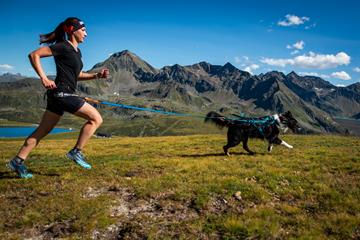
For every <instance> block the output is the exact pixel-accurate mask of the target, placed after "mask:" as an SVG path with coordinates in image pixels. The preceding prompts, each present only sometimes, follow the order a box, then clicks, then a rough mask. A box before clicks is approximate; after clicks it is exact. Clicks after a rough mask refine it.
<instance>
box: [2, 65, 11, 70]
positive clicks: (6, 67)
mask: <svg viewBox="0 0 360 240" xmlns="http://www.w3.org/2000/svg"><path fill="white" fill-rule="evenodd" d="M0 68H2V69H4V70H11V69H14V66H11V65H9V64H0Z"/></svg>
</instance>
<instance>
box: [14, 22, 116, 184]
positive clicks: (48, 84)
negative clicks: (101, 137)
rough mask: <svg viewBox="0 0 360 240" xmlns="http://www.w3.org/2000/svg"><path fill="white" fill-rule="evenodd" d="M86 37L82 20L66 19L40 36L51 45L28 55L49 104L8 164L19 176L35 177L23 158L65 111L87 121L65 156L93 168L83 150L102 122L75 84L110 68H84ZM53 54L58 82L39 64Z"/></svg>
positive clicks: (42, 41)
mask: <svg viewBox="0 0 360 240" xmlns="http://www.w3.org/2000/svg"><path fill="white" fill-rule="evenodd" d="M86 36H87V34H86V29H85V25H84V23H83V22H82V21H81V20H80V19H78V18H75V17H71V18H67V19H66V20H65V21H64V22H62V23H60V24H59V25H58V26H57V28H56V29H55V30H54V31H53V32H51V33H48V34H44V35H40V44H41V43H47V44H49V46H44V47H40V48H39V49H37V50H35V51H33V52H32V53H30V54H29V59H30V62H31V65H32V66H33V68H34V69H35V71H36V73H37V74H38V75H39V77H40V79H41V82H42V85H43V86H44V87H45V88H46V89H48V90H47V107H46V111H45V113H44V115H43V117H42V120H41V122H40V124H39V126H38V128H37V129H36V130H35V131H34V132H33V133H32V134H31V135H30V136H29V137H28V138H27V139H26V140H25V142H24V145H23V146H22V147H21V148H20V150H19V152H18V154H17V155H16V156H15V157H14V158H13V159H12V160H11V161H10V162H9V164H8V166H9V167H10V168H11V169H12V170H13V171H15V172H16V173H17V174H18V176H19V177H20V178H31V177H32V174H31V173H29V172H28V171H27V168H26V166H25V165H24V160H25V159H26V158H27V156H28V155H29V153H30V152H31V150H32V149H33V148H34V147H35V146H36V145H38V144H39V142H40V140H41V139H42V138H43V137H45V136H46V135H47V134H48V133H49V132H50V131H51V130H52V129H53V128H54V127H55V125H56V124H57V123H58V121H59V120H60V118H61V116H62V115H63V114H64V111H66V112H69V113H72V114H74V115H76V116H79V117H81V118H84V119H86V120H87V122H86V123H85V124H84V126H83V127H82V129H81V131H80V135H79V138H78V140H77V142H76V144H75V146H74V148H73V149H71V150H70V151H69V152H68V153H67V154H66V156H67V157H68V158H69V159H71V160H73V161H74V162H75V163H77V164H79V165H80V166H82V167H83V168H86V169H90V168H91V165H90V164H89V163H87V162H86V159H85V157H84V155H83V154H82V152H81V150H82V149H83V148H84V146H85V144H86V143H87V141H88V140H89V139H90V137H91V136H92V135H93V134H94V132H95V130H96V129H97V128H98V127H99V126H100V125H101V123H102V118H101V115H100V114H99V112H98V111H97V110H96V109H95V108H94V107H93V106H91V105H90V104H88V103H86V102H85V100H84V99H83V98H80V97H79V96H77V95H76V94H75V91H76V85H77V81H82V80H90V79H97V78H104V79H105V78H107V77H108V74H109V71H108V69H103V70H101V72H98V73H85V72H82V71H81V69H82V67H83V64H82V61H81V52H80V49H79V48H78V45H79V43H82V42H83V41H84V39H85V37H86ZM50 56H54V58H55V64H56V72H57V73H56V79H55V82H54V81H51V80H49V79H48V78H47V76H46V74H45V73H44V70H43V68H42V66H41V63H40V58H43V57H50Z"/></svg>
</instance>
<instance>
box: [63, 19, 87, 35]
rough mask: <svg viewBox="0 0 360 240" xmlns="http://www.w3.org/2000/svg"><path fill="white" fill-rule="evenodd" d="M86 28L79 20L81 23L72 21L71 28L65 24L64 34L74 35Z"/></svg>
mask: <svg viewBox="0 0 360 240" xmlns="http://www.w3.org/2000/svg"><path fill="white" fill-rule="evenodd" d="M83 27H85V24H84V22H83V21H81V20H79V21H76V20H75V21H72V22H71V23H70V26H67V25H66V24H64V32H66V33H73V32H75V31H77V30H79V29H80V28H83Z"/></svg>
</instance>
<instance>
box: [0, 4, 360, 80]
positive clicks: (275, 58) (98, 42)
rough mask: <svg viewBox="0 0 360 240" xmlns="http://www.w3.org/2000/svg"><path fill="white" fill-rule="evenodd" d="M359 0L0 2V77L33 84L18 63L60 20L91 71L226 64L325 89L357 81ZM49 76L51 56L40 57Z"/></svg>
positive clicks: (25, 62)
mask: <svg viewBox="0 0 360 240" xmlns="http://www.w3.org/2000/svg"><path fill="white" fill-rule="evenodd" d="M359 12H360V1H357V0H341V1H338V0H336V1H335V0H327V1H323V0H312V1H308V0H303V1H294V0H287V1H280V0H279V1H276V0H273V1H271V0H267V1H266V0H262V1H260V0H253V1H241V0H238V1H235V0H234V1H230V0H221V1H220V0H219V1H213V0H207V1H205V0H198V1H196V0H192V1H190V0H182V1H169V0H167V1H160V0H159V1H155V0H154V1H140V0H139V1H137V0H132V1H127V0H124V1H120V0H119V1H106V0H103V1H82V0H77V1H51V2H49V1H37V0H32V1H20V0H12V1H3V0H1V1H0V22H1V23H2V26H1V28H0V52H1V54H0V74H3V73H6V72H10V73H20V74H22V75H26V76H35V75H36V74H35V72H34V70H33V69H32V68H31V65H30V63H29V60H28V58H27V55H28V54H29V53H30V52H32V51H34V50H36V49H37V48H38V47H40V45H39V34H41V33H48V32H51V31H53V30H54V29H55V27H56V26H57V25H58V24H59V23H60V22H62V21H63V20H65V19H66V18H67V17H73V16H74V17H78V18H80V19H82V20H83V21H84V23H85V25H86V28H87V33H88V36H87V38H86V39H85V41H84V43H82V44H81V45H80V49H81V51H82V56H83V63H84V68H83V70H85V71H86V70H89V69H91V68H92V67H93V66H94V65H95V64H96V63H98V62H102V61H104V60H106V59H107V58H108V57H109V56H110V55H111V54H113V53H116V52H120V51H123V50H125V49H127V50H129V51H131V52H133V53H134V54H136V55H137V56H139V57H140V58H142V59H143V60H145V61H146V62H148V63H149V64H151V65H152V66H154V67H156V68H162V67H164V66H169V65H174V64H180V65H184V66H186V65H192V64H195V63H198V62H201V61H206V62H208V63H210V64H216V65H224V64H225V63H227V62H230V63H231V64H233V65H234V66H236V67H237V68H239V69H241V70H244V71H248V72H250V73H252V74H255V75H257V74H260V73H266V72H269V71H273V70H276V71H281V72H284V73H285V74H287V73H289V72H291V71H295V72H296V73H298V74H299V75H313V76H319V77H321V78H323V79H325V80H327V81H329V82H331V83H332V84H334V85H337V86H347V85H350V84H353V83H356V82H359V81H360V27H359V26H360V17H358V13H359ZM42 64H43V67H44V69H45V72H46V73H47V74H48V75H54V74H55V73H56V71H55V65H54V61H53V58H45V59H42Z"/></svg>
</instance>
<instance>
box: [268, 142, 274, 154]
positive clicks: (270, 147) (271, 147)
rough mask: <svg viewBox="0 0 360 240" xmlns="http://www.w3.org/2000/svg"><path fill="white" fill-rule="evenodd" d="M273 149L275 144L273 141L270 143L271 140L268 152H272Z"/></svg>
mask: <svg viewBox="0 0 360 240" xmlns="http://www.w3.org/2000/svg"><path fill="white" fill-rule="evenodd" d="M272 149H273V145H272V143H270V142H269V146H268V152H271V151H272Z"/></svg>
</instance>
